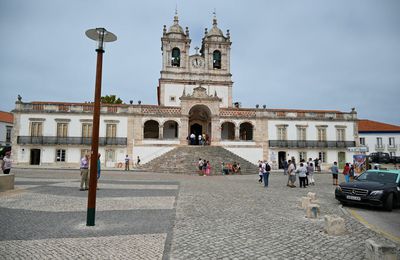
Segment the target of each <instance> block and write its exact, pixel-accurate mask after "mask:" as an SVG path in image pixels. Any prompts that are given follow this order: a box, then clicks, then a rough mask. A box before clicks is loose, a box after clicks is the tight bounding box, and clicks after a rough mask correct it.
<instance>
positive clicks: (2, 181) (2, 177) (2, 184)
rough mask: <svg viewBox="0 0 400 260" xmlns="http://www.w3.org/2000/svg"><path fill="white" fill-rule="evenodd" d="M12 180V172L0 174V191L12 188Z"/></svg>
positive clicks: (13, 177) (13, 178)
mask: <svg viewBox="0 0 400 260" xmlns="http://www.w3.org/2000/svg"><path fill="white" fill-rule="evenodd" d="M14 180H15V176H14V174H13V173H10V174H0V191H6V190H13V189H14Z"/></svg>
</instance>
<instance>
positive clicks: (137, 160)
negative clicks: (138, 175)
mask: <svg viewBox="0 0 400 260" xmlns="http://www.w3.org/2000/svg"><path fill="white" fill-rule="evenodd" d="M136 166H140V158H139V156H138V157H137V159H136Z"/></svg>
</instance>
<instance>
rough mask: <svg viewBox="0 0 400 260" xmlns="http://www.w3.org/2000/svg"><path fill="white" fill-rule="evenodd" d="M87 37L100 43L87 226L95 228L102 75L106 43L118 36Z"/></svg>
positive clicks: (97, 33)
mask: <svg viewBox="0 0 400 260" xmlns="http://www.w3.org/2000/svg"><path fill="white" fill-rule="evenodd" d="M86 36H87V37H89V38H90V39H92V40H95V41H97V42H98V46H97V49H96V52H97V66H96V86H95V91H94V109H93V127H92V129H93V131H92V154H91V157H90V175H89V194H88V208H87V217H86V226H94V224H95V214H96V189H97V160H98V154H99V125H100V98H101V74H102V67H103V53H104V48H103V47H104V46H103V45H104V42H113V41H116V40H117V36H115V35H114V34H113V33H111V32H108V31H107V30H106V29H104V28H96V29H90V30H87V31H86Z"/></svg>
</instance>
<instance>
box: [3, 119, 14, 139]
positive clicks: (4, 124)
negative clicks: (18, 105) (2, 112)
mask: <svg viewBox="0 0 400 260" xmlns="http://www.w3.org/2000/svg"><path fill="white" fill-rule="evenodd" d="M7 126H10V127H12V126H13V124H9V123H6V122H0V144H5V142H6V135H7Z"/></svg>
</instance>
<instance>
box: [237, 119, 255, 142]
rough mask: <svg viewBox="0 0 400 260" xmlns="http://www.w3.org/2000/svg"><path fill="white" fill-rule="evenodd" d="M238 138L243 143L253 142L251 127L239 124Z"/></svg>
mask: <svg viewBox="0 0 400 260" xmlns="http://www.w3.org/2000/svg"><path fill="white" fill-rule="evenodd" d="M239 138H240V140H243V141H251V140H253V125H252V124H250V123H248V122H245V123H242V124H240V129H239Z"/></svg>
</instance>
